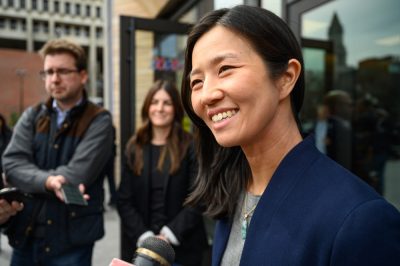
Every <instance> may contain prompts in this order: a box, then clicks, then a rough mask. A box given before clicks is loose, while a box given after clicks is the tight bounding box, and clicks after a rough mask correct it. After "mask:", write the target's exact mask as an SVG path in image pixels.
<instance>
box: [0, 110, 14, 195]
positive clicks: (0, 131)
mask: <svg viewBox="0 0 400 266" xmlns="http://www.w3.org/2000/svg"><path fill="white" fill-rule="evenodd" d="M11 134H12V131H11V129H10V128H9V127H8V126H7V121H6V119H5V118H4V116H3V115H2V114H0V189H1V188H3V187H4V184H3V177H2V174H3V166H2V159H1V156H2V155H3V152H4V151H5V149H6V147H7V145H8V143H9V142H10V139H11Z"/></svg>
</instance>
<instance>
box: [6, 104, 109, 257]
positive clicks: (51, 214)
mask: <svg viewBox="0 0 400 266" xmlns="http://www.w3.org/2000/svg"><path fill="white" fill-rule="evenodd" d="M52 101H53V100H52V99H49V100H48V101H47V103H46V104H41V105H38V106H36V107H33V108H29V109H28V110H27V111H25V112H24V114H23V115H22V117H21V118H20V120H19V121H18V123H17V125H16V127H15V131H14V135H13V137H12V139H11V142H10V145H9V146H8V148H7V150H6V151H5V153H4V156H3V169H4V171H5V174H6V177H7V181H8V183H9V184H10V185H12V186H15V187H18V188H20V189H21V190H23V191H25V192H29V193H32V194H33V195H34V198H33V199H32V200H30V201H28V202H26V203H25V206H24V209H23V211H22V212H20V213H19V214H18V215H16V216H15V217H14V218H13V219H11V220H10V221H9V223H8V227H7V229H6V234H7V235H8V237H9V242H10V245H11V246H12V247H14V248H17V249H18V248H23V247H24V245H26V244H27V243H29V241H28V240H29V238H30V237H32V236H35V237H37V235H38V234H39V237H43V238H44V242H45V245H44V246H43V251H44V252H43V254H46V256H47V255H48V256H57V255H58V254H60V253H62V252H64V251H66V250H68V249H69V248H71V247H76V246H79V245H87V244H93V243H94V241H96V240H98V239H100V238H101V237H102V236H103V235H104V224H103V199H104V192H103V179H104V173H103V169H102V168H103V167H102V166H103V165H104V164H105V162H106V161H107V160H108V157H109V155H110V151H111V147H112V122H111V115H110V114H109V112H107V111H105V110H104V109H103V108H100V107H98V106H97V105H95V104H93V103H91V102H89V101H87V100H86V97H84V99H83V101H82V102H81V103H80V104H79V105H77V106H75V107H74V108H72V109H71V110H70V111H69V113H68V115H67V117H66V119H65V121H64V122H63V123H62V125H61V127H60V128H58V127H57V113H56V111H55V110H53V108H52ZM49 175H63V176H64V177H65V178H66V179H67V181H68V182H69V183H72V184H74V185H78V184H80V183H83V184H85V187H86V191H85V193H86V194H89V196H90V200H89V201H88V206H84V207H81V206H77V205H67V204H65V203H63V202H61V201H60V200H59V199H57V198H56V197H55V195H54V193H53V192H48V191H46V189H45V182H46V179H47V177H48V176H49ZM38 224H39V225H38ZM39 229H40V230H39Z"/></svg>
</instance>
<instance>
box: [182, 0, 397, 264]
mask: <svg viewBox="0 0 400 266" xmlns="http://www.w3.org/2000/svg"><path fill="white" fill-rule="evenodd" d="M185 56H186V58H185V67H184V75H183V77H184V79H183V81H182V100H183V104H184V107H185V109H186V111H187V113H188V115H189V116H190V118H191V119H192V120H193V122H194V124H195V126H196V127H197V131H198V137H199V144H200V145H198V155H199V165H200V167H199V174H198V175H197V179H196V182H195V189H194V191H193V192H192V194H191V195H190V197H189V199H188V201H187V204H189V205H190V204H203V205H204V208H205V210H206V211H205V213H206V214H208V215H210V216H211V217H213V218H217V219H218V222H217V227H216V232H215V237H214V242H213V255H212V265H226V266H227V265H229V266H232V265H239V264H240V265H304V266H306V265H307V266H308V265H321V266H322V265H340V266H342V265H393V266H394V265H397V264H398V261H400V252H399V250H400V213H399V212H398V211H397V210H396V209H395V208H394V207H393V206H392V205H390V204H389V203H388V202H386V201H385V200H384V199H383V198H382V197H380V196H379V195H378V194H377V193H375V192H374V191H373V190H372V189H371V188H370V187H369V186H368V185H366V184H365V183H363V182H362V181H361V180H360V179H359V178H358V177H356V176H354V175H353V174H351V173H350V172H348V171H346V170H345V169H343V168H342V167H340V166H339V165H338V164H336V163H335V162H334V161H332V160H331V159H329V158H328V157H326V156H324V155H323V154H322V153H320V152H319V151H318V150H317V149H316V147H315V146H314V140H313V138H312V137H307V138H306V139H303V138H302V135H301V134H300V129H299V127H300V125H299V119H298V113H299V111H300V109H301V106H302V102H303V94H304V70H303V59H302V54H301V50H300V47H299V45H298V43H297V40H296V38H295V37H294V35H293V33H292V32H291V30H290V29H289V27H288V26H287V25H286V23H285V22H284V21H283V20H281V19H280V18H279V17H277V16H276V15H274V14H273V13H271V12H269V11H267V10H265V9H261V8H257V7H250V6H236V7H234V8H232V9H220V10H215V11H212V12H210V13H208V14H207V15H206V16H205V17H203V18H202V19H201V20H200V21H199V23H198V24H197V25H195V26H194V27H193V29H192V31H191V32H190V34H189V37H188V40H187V48H186V54H185Z"/></svg>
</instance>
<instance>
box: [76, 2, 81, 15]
mask: <svg viewBox="0 0 400 266" xmlns="http://www.w3.org/2000/svg"><path fill="white" fill-rule="evenodd" d="M80 14H81V5H80V4H75V15H77V16H79V15H80Z"/></svg>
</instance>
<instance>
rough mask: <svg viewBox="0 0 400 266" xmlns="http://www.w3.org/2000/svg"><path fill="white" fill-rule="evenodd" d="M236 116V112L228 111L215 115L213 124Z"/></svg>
mask: <svg viewBox="0 0 400 266" xmlns="http://www.w3.org/2000/svg"><path fill="white" fill-rule="evenodd" d="M235 114H236V111H235V110H232V111H227V112H223V113H218V114H215V115H213V117H212V121H213V122H219V121H221V120H223V119H225V118H230V117H232V116H234V115H235Z"/></svg>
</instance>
